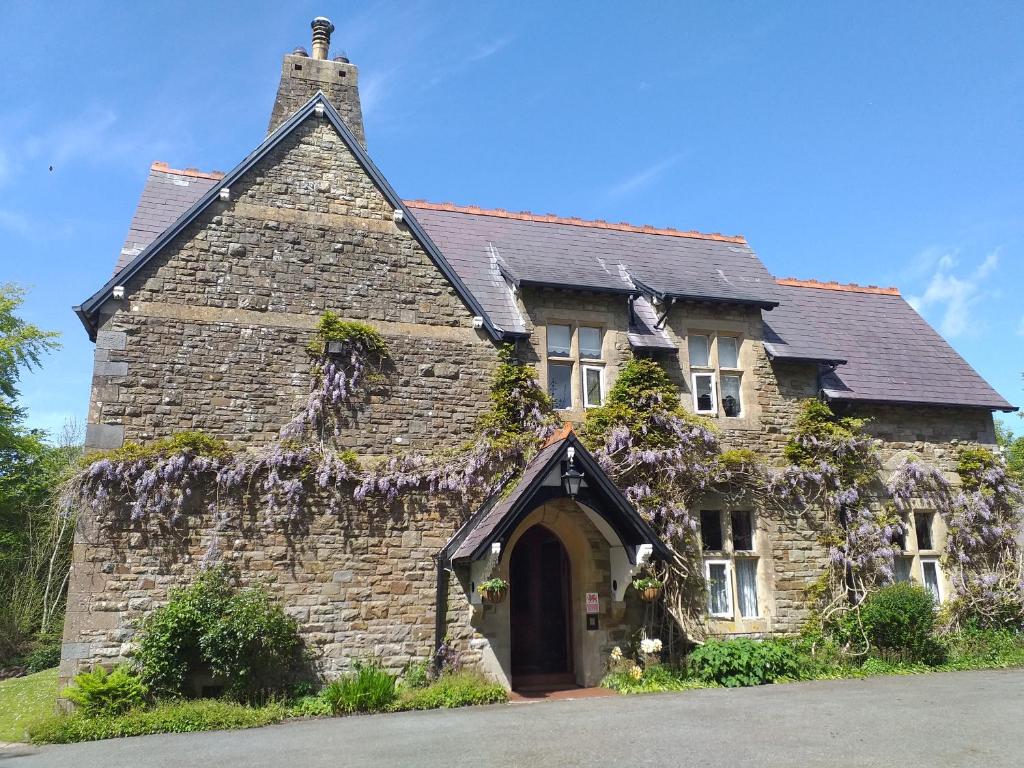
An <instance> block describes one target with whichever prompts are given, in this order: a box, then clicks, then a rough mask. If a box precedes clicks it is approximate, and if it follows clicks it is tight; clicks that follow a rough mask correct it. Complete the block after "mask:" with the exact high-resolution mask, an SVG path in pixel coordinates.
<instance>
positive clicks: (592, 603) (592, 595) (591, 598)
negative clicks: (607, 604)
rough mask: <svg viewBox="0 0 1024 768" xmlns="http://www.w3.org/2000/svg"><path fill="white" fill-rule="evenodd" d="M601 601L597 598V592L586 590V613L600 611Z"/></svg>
mask: <svg viewBox="0 0 1024 768" xmlns="http://www.w3.org/2000/svg"><path fill="white" fill-rule="evenodd" d="M600 612H601V603H600V602H599V601H598V599H597V592H587V613H600Z"/></svg>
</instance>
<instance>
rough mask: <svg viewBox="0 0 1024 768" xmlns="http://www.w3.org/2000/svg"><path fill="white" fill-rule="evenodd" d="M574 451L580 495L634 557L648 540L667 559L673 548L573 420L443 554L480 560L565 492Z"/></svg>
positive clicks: (497, 493)
mask: <svg viewBox="0 0 1024 768" xmlns="http://www.w3.org/2000/svg"><path fill="white" fill-rule="evenodd" d="M570 448H571V449H573V450H574V452H575V455H574V462H575V466H576V468H577V469H578V470H579V471H581V472H583V474H584V487H583V488H581V489H580V493H579V495H578V496H577V498H578V500H579V501H580V502H581V503H583V504H586V505H587V506H588V507H590V508H591V509H593V510H594V512H596V513H597V514H598V515H600V516H601V517H602V518H604V520H605V521H606V522H607V523H608V524H609V525H610V526H611V527H612V529H613V530H614V531H615V533H616V534H617V535H618V537H619V539H620V540H621V541H622V543H623V545H624V546H625V547H626V549H627V552H629V554H630V559H631V560H633V558H634V557H635V553H636V547H637V546H639V545H641V544H650V545H651V546H652V547H653V549H654V552H653V554H654V557H655V558H658V559H665V558H668V557H669V556H670V554H671V553H670V551H669V549H668V547H667V546H666V545H665V543H664V542H663V541H662V540H661V539H660V538H659V537H658V535H657V534H656V533H655V532H654V530H653V529H652V528H651V527H650V525H648V524H647V522H646V521H645V520H644V519H643V518H642V517H641V516H640V514H639V513H638V512H637V511H636V509H635V508H634V507H633V505H632V504H630V503H629V500H628V499H627V498H626V497H625V496H624V495H623V493H622V491H620V490H619V488H618V487H617V486H616V485H615V484H614V483H613V482H612V481H611V479H610V478H609V477H608V475H606V474H605V473H604V471H603V470H602V469H601V467H600V466H599V465H598V463H597V461H596V460H595V459H594V457H593V456H592V455H591V454H590V452H589V451H587V449H586V448H584V447H583V445H582V444H581V443H580V441H579V438H578V437H577V436H576V434H575V433H574V432H573V431H572V427H571V425H568V424H567V425H565V427H563V428H562V429H561V430H559V431H558V432H556V433H555V434H554V435H553V436H552V437H551V438H550V439H549V440H548V442H547V444H546V445H545V446H544V447H543V448H542V449H541V450H540V452H538V453H537V455H536V456H534V457H533V459H532V460H531V461H530V463H529V464H527V466H526V469H525V470H524V471H523V474H522V476H521V477H520V478H519V479H518V480H516V481H514V485H512V484H510V485H506V486H505V487H503V488H500V489H498V491H497V492H496V493H494V494H493V495H492V496H491V497H490V498H489V499H488V500H487V501H486V502H485V503H484V504H483V506H481V507H480V509H479V510H477V511H476V513H475V514H474V515H473V516H472V517H471V518H470V519H469V520H468V521H467V522H466V523H465V525H463V526H462V527H461V528H460V529H459V530H458V531H457V532H456V534H455V535H454V536H453V537H452V538H451V540H450V541H449V542H448V543H447V544H446V545H445V548H444V550H443V551H442V554H444V555H447V557H448V558H449V559H450V560H452V561H468V560H477V559H479V558H481V557H483V556H484V555H485V554H486V553H487V552H488V551H489V550H490V547H491V544H492V543H494V542H496V541H499V542H504V541H506V540H507V539H508V537H509V535H510V534H511V533H512V532H513V531H514V530H515V528H516V526H517V525H518V523H519V521H520V520H522V519H523V518H524V517H525V516H526V515H528V514H529V513H530V512H531V511H532V510H533V509H535V508H536V507H537V506H538V505H539V504H541V503H543V502H544V501H547V500H549V499H552V498H557V497H561V496H565V495H566V494H565V492H564V491H563V490H562V485H561V475H562V462H563V461H566V460H567V458H568V456H567V454H568V451H569V449H570Z"/></svg>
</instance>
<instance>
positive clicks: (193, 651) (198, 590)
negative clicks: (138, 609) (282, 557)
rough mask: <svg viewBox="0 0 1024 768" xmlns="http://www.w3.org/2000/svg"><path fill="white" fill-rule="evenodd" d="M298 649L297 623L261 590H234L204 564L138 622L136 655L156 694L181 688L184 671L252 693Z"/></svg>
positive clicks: (281, 675) (269, 684)
mask: <svg viewBox="0 0 1024 768" xmlns="http://www.w3.org/2000/svg"><path fill="white" fill-rule="evenodd" d="M299 650H300V641H299V636H298V625H297V623H296V622H295V620H294V619H292V618H290V617H288V616H287V615H285V613H284V611H283V610H282V609H281V607H280V606H279V605H277V604H276V603H274V602H272V601H271V599H270V597H269V596H268V595H267V594H266V592H264V591H263V590H262V589H257V588H254V589H248V590H244V591H241V592H236V591H235V590H234V589H233V588H232V587H231V585H230V584H229V582H228V577H227V573H226V571H225V570H224V569H211V570H208V571H204V572H203V573H202V574H200V575H199V577H198V578H197V579H196V581H195V583H194V584H192V585H191V586H189V587H187V588H184V589H177V590H173V591H172V592H171V599H170V601H169V602H168V603H167V605H165V606H163V607H162V608H158V609H157V610H156V611H154V612H153V613H152V614H151V615H150V616H149V617H148V618H147V619H146V620H145V621H144V622H143V624H142V627H141V630H140V632H139V636H138V649H137V651H136V659H137V661H138V663H139V665H140V668H141V676H142V679H143V681H144V682H145V683H146V684H147V685H148V686H149V687H150V689H151V690H152V691H153V692H154V693H156V694H158V695H165V696H179V695H183V694H185V693H187V692H188V691H186V682H187V680H188V678H189V676H190V675H193V674H196V673H200V674H202V673H204V672H208V673H209V674H211V675H213V677H214V679H215V680H217V681H218V682H219V683H221V684H223V685H224V686H225V690H226V692H227V693H228V695H230V696H233V697H236V698H247V697H248V698H251V697H253V696H257V695H263V694H266V693H269V692H273V691H278V690H280V689H281V688H282V687H283V685H284V684H285V682H286V680H287V677H288V675H289V674H290V673H291V672H293V671H294V670H295V668H296V666H297V657H298V652H299Z"/></svg>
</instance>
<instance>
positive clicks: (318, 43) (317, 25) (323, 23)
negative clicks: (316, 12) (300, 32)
mask: <svg viewBox="0 0 1024 768" xmlns="http://www.w3.org/2000/svg"><path fill="white" fill-rule="evenodd" d="M310 26H311V27H313V58H314V59H326V58H327V52H328V50H330V47H331V33H332V32H333V31H334V25H333V24H332V23H331V20H330V19H328V18H327V17H325V16H317V17H316V18H315V19H313V22H312V24H310Z"/></svg>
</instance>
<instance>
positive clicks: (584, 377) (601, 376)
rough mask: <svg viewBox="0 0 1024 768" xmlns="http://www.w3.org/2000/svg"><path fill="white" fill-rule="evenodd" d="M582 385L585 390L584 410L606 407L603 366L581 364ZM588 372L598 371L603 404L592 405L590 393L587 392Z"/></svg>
mask: <svg viewBox="0 0 1024 768" xmlns="http://www.w3.org/2000/svg"><path fill="white" fill-rule="evenodd" d="M580 371H581V375H580V385H581V386H582V388H583V407H584V408H600V407H601V406H602V405H604V399H605V387H604V366H603V365H587V364H583V363H581V364H580ZM587 371H597V375H598V378H599V381H600V386H601V402H600V403H592V402H590V397H589V393H588V391H587Z"/></svg>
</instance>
